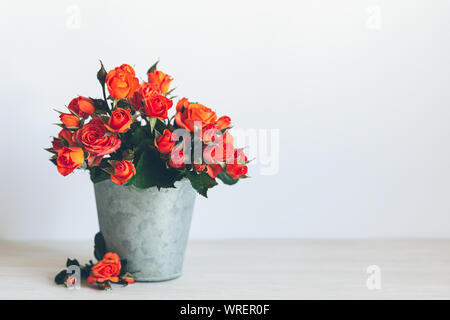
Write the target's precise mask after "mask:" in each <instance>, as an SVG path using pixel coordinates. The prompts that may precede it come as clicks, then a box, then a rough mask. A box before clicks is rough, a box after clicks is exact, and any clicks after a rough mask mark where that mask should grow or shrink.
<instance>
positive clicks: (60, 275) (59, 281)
mask: <svg viewBox="0 0 450 320" xmlns="http://www.w3.org/2000/svg"><path fill="white" fill-rule="evenodd" d="M66 275H67V271H66V270H63V271H61V272H59V273H58V274H57V275H56V277H55V283H56V284H64V280H66Z"/></svg>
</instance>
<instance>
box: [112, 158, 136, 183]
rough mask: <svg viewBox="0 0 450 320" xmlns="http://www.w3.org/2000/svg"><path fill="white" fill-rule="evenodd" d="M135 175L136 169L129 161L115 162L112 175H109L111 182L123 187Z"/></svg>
mask: <svg viewBox="0 0 450 320" xmlns="http://www.w3.org/2000/svg"><path fill="white" fill-rule="evenodd" d="M135 174H136V169H135V168H134V165H133V163H132V162H131V161H128V160H122V161H116V162H115V163H114V174H111V180H112V181H113V182H114V183H116V184H118V185H123V184H124V183H125V182H127V181H128V180H129V179H130V178H131V177H132V176H134V175H135Z"/></svg>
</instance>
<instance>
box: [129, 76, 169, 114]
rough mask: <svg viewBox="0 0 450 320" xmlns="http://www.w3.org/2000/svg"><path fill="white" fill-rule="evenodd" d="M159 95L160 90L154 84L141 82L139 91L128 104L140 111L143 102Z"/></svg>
mask: <svg viewBox="0 0 450 320" xmlns="http://www.w3.org/2000/svg"><path fill="white" fill-rule="evenodd" d="M160 93H161V90H160V89H159V87H158V86H156V85H155V84H152V83H148V82H143V83H142V84H141V86H140V87H139V89H138V90H137V91H136V92H135V93H134V94H133V96H132V97H131V98H130V103H131V105H132V106H133V107H134V108H135V109H136V110H140V109H141V108H142V107H143V106H144V104H143V103H144V102H143V101H144V100H146V99H147V98H149V97H150V96H151V95H155V94H160Z"/></svg>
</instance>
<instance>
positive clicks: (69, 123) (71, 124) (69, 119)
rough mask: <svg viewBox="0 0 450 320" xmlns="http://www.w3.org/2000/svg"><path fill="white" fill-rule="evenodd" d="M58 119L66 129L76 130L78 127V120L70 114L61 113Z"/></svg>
mask: <svg viewBox="0 0 450 320" xmlns="http://www.w3.org/2000/svg"><path fill="white" fill-rule="evenodd" d="M59 119H61V122H62V123H63V124H64V125H65V126H66V127H67V128H78V127H79V126H80V119H79V118H78V117H77V116H75V115H73V114H71V113H61V114H60V115H59Z"/></svg>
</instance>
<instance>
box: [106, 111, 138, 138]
mask: <svg viewBox="0 0 450 320" xmlns="http://www.w3.org/2000/svg"><path fill="white" fill-rule="evenodd" d="M130 112H131V109H122V108H117V109H115V110H113V112H112V113H111V117H110V118H109V121H108V124H107V125H105V127H106V128H107V129H108V130H109V131H111V132H118V133H122V132H125V131H127V130H128V129H130V126H131V123H132V122H133V120H132V119H131V113H130Z"/></svg>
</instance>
